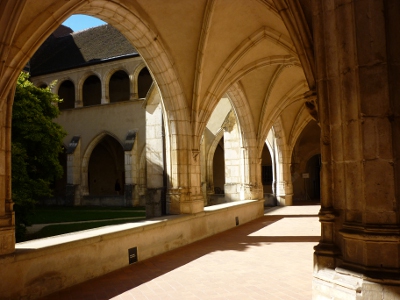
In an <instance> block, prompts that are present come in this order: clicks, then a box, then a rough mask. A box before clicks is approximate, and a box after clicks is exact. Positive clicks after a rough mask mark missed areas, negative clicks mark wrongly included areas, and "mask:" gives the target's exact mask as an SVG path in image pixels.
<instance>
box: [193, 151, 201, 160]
mask: <svg viewBox="0 0 400 300" xmlns="http://www.w3.org/2000/svg"><path fill="white" fill-rule="evenodd" d="M199 154H200V150H199V149H192V157H193V160H194V161H195V162H197V158H198V157H199Z"/></svg>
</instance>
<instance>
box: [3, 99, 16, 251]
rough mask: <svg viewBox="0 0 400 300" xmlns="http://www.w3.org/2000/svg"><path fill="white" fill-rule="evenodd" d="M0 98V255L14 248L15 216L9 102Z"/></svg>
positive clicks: (10, 100) (9, 100) (10, 101)
mask: <svg viewBox="0 0 400 300" xmlns="http://www.w3.org/2000/svg"><path fill="white" fill-rule="evenodd" d="M13 98H14V93H13V92H10V93H9V96H8V98H7V99H0V100H1V101H0V255H3V254H8V253H12V252H14V250H15V217H14V211H13V202H12V198H11V195H12V193H11V116H12V114H11V106H12V105H11V103H12V100H13Z"/></svg>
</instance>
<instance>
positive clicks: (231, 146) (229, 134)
mask: <svg viewBox="0 0 400 300" xmlns="http://www.w3.org/2000/svg"><path fill="white" fill-rule="evenodd" d="M222 128H223V129H224V159H225V186H224V191H225V200H226V201H227V202H232V201H239V200H240V199H241V183H242V182H243V181H244V180H243V179H244V178H243V156H244V153H242V152H243V149H242V147H241V143H240V135H239V129H238V125H237V122H236V117H235V114H234V112H233V111H231V112H230V113H229V114H228V116H227V118H226V120H225V122H224V124H223V125H222Z"/></svg>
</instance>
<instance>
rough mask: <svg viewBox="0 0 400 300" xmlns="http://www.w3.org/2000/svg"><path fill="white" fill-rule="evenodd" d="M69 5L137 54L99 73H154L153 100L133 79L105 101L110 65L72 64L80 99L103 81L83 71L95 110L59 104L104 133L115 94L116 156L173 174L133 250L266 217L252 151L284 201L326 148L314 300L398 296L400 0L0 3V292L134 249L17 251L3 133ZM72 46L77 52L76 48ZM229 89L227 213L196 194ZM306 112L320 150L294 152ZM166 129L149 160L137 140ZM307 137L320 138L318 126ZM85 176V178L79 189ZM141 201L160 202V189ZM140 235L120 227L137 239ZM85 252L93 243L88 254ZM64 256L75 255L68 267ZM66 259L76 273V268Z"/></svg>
mask: <svg viewBox="0 0 400 300" xmlns="http://www.w3.org/2000/svg"><path fill="white" fill-rule="evenodd" d="M228 2H229V3H228ZM227 3H228V4H227ZM74 13H83V14H88V15H92V16H96V17H99V18H101V19H102V20H104V21H105V22H107V23H108V24H110V25H112V26H113V27H114V28H115V29H116V30H118V31H119V32H120V33H121V34H122V35H123V36H124V37H125V38H126V39H127V40H128V41H129V44H130V45H131V46H132V45H133V46H134V49H136V50H137V54H139V53H140V55H141V57H142V59H143V64H141V63H139V64H138V65H136V67H137V68H135V69H134V68H133V70H132V71H133V72H130V71H129V72H128V70H125V69H124V68H121V69H113V71H112V72H110V73H107V74H106V76H105V77H108V76H109V75H110V77H111V74H112V73H113V72H114V71H117V70H125V71H126V72H127V74H129V76H130V78H137V77H138V75H139V72H140V70H141V69H143V68H144V67H147V68H148V71H149V73H150V75H151V76H152V78H153V79H154V82H155V84H154V85H153V87H152V88H151V89H150V90H149V92H148V93H147V94H146V95H147V98H148V99H144V98H142V97H143V96H144V94H145V93H144V92H142V91H139V90H138V89H135V88H134V89H132V86H131V92H130V97H131V100H132V101H131V100H130V101H121V102H116V103H109V98H108V97H107V95H106V93H105V91H106V90H107V89H106V88H105V85H104V84H103V83H104V82H108V81H105V80H104V76H103V75H104V73H101V72H100V73H96V72H86V73H84V74H81V76H80V78H82V81H78V84H77V83H76V82H75V81H74V79H73V78H69V80H71V81H73V82H74V85H75V90H76V91H79V95H81V94H80V91H81V89H83V87H84V86H85V85H84V81H85V80H87V79H88V78H91V76H96V77H97V78H98V79H95V77H92V79H93V82H87V88H88V89H90V88H89V87H90V86H92V87H94V86H97V88H96V89H93V90H96V91H95V92H94V94H95V95H96V97H94V99H95V101H94V100H93V101H94V102H93V103H97V104H99V101H100V105H92V104H93V103H89V104H90V105H89V106H87V105H88V103H87V101H86V103H85V101H84V99H83V98H78V97H76V98H75V102H76V104H75V106H76V107H79V108H82V109H76V110H75V109H74V112H73V114H72V113H71V112H70V111H71V110H70V109H66V110H64V111H63V112H65V114H64V113H63V114H62V115H60V117H59V119H60V120H61V119H63V118H64V120H63V121H65V118H66V116H67V115H69V116H70V117H72V122H71V123H72V124H77V123H78V122H77V120H79V119H80V118H82V115H81V112H82V111H84V110H89V108H90V109H93V111H96V114H94V113H93V116H91V118H88V119H91V120H93V119H94V115H96V117H97V120H99V122H102V123H103V124H104V125H105V127H107V126H109V127H112V125H111V123H110V122H108V119H107V116H109V111H106V110H105V106H106V105H103V104H106V103H108V104H109V106H113V107H114V108H115V111H114V112H115V113H116V115H118V116H119V118H120V119H121V120H125V121H126V120H129V122H132V123H130V124H131V125H132V126H130V128H127V127H126V128H123V129H124V130H120V131H118V133H117V134H115V138H116V139H117V140H118V141H119V142H120V144H121V145H123V149H124V162H125V165H126V162H128V161H130V159H137V158H138V157H145V159H144V161H151V162H154V164H153V166H157V167H159V166H166V167H165V169H164V170H165V173H166V177H162V176H161V172H159V173H157V174H156V175H157V178H158V179H161V181H160V182H161V183H162V182H163V180H162V179H164V178H166V179H167V184H166V189H165V193H166V199H167V204H168V205H167V207H168V209H167V211H168V213H169V214H171V216H168V218H167V217H165V219H168V220H167V221H165V222H164V223H163V226H161V225H160V226H159V227H157V226H156V225H154V224H152V226H153V227H151V226H150V227H151V230H153V229H154V228H155V227H157V228H158V230H160V231H159V232H158V233H159V234H157V235H153V237H154V236H156V238H153V239H147V240H146V239H141V235H140V234H138V235H137V237H138V238H137V239H135V241H137V243H141V244H140V247H139V248H138V249H141V250H140V255H141V256H139V257H146V255H150V254H151V253H153V255H154V253H160V252H159V251H161V249H162V250H163V251H167V250H169V249H172V248H173V247H177V246H178V245H183V244H184V243H187V242H189V241H194V240H196V239H195V237H196V238H198V239H200V238H205V237H206V236H207V235H212V234H215V233H216V232H217V231H216V230H217V228H218V230H221V231H222V230H223V229H224V230H226V229H228V228H232V227H235V226H236V224H237V221H236V220H238V222H239V223H240V222H242V221H243V220H246V221H249V220H250V218H256V217H257V216H260V214H261V213H262V212H261V211H260V209H261V208H262V204H263V185H262V176H261V174H262V171H261V169H262V165H261V163H262V159H261V158H262V152H263V149H264V144H265V142H266V141H267V142H268V143H269V146H268V147H270V146H271V147H273V148H274V149H276V151H275V152H272V151H271V154H272V155H273V156H274V157H272V160H273V163H274V164H275V167H276V169H275V170H276V177H275V179H276V190H275V196H276V200H277V204H278V205H281V206H289V205H292V204H293V203H294V202H295V201H296V197H297V196H296V195H297V193H296V191H298V190H299V191H301V187H302V186H304V185H303V181H302V180H301V178H302V176H303V174H304V173H306V172H305V171H306V169H307V162H308V161H309V159H310V158H311V157H313V156H314V155H318V154H321V177H320V179H321V193H320V194H321V209H320V212H319V214H318V217H319V219H320V222H321V228H322V235H321V239H320V241H319V243H318V245H317V246H315V247H314V249H313V250H311V251H310V255H311V252H312V251H314V264H313V266H310V268H313V270H314V279H313V286H314V293H315V295H314V297H315V299H330V298H332V295H334V296H335V297H337V298H346V297H350V298H352V299H362V298H364V299H366V298H369V299H384V298H394V299H396V298H398V296H399V295H400V280H399V278H400V276H399V274H400V259H398V258H399V257H400V247H399V245H400V238H399V235H400V234H399V232H400V229H399V228H400V210H399V209H398V206H399V202H400V200H399V186H400V184H399V180H400V176H399V174H400V164H399V163H398V161H399V156H400V138H399V135H400V132H399V130H398V129H399V128H400V126H399V122H400V117H399V116H400V106H399V105H398V103H399V101H398V95H400V85H399V84H398V78H399V74H400V71H399V63H398V62H399V56H400V51H399V50H400V43H399V39H398V32H399V22H398V20H399V19H400V2H399V1H394V0H392V1H391V0H363V1H356V0H348V1H343V0H331V1H307V0H263V1H259V0H246V1H244V0H243V1H242V0H237V1H224V0H199V1H187V0H175V1H144V0H112V1H108V0H92V1H82V0H69V1H59V0H46V1H33V0H21V1H13V0H2V1H0V28H2V30H1V31H0V229H1V230H0V254H1V255H2V256H3V255H4V257H5V259H1V260H0V263H1V264H2V265H1V268H0V275H1V278H2V281H1V282H0V291H1V294H2V295H5V293H7V296H8V295H11V294H12V295H18V296H19V297H25V296H26V295H27V293H28V294H29V293H30V292H32V291H39V293H45V291H47V292H49V291H50V289H53V288H58V289H62V288H65V287H67V286H69V285H71V284H73V282H75V283H76V282H79V281H84V280H87V279H88V278H92V277H93V276H100V275H102V274H103V273H104V272H111V271H113V270H115V269H116V268H119V267H122V266H124V265H125V264H126V263H127V262H126V260H125V259H123V258H122V257H125V258H126V254H127V252H128V251H127V250H128V249H130V248H131V247H132V245H130V243H129V241H130V240H129V239H128V238H123V237H122V236H121V235H120V236H119V237H118V236H117V235H118V234H122V235H123V234H124V233H118V234H117V233H110V232H108V233H107V234H106V236H103V237H101V238H99V237H91V238H90V239H86V240H85V242H81V243H79V242H76V241H75V242H74V243H73V244H74V245H76V246H77V247H69V248H68V251H69V252H68V256H65V255H64V256H62V255H63V254H65V253H62V252H60V251H57V250H59V249H60V248H59V247H61V246H60V245H57V246H55V245H54V244H53V245H51V246H50V245H49V244H47V246H46V247H48V248H46V249H45V250H43V248H40V249H39V248H34V247H31V248H29V249H28V250H26V249H25V251H23V250H22V248H21V247H23V245H17V247H16V245H15V238H14V235H15V234H14V233H15V228H14V220H15V218H14V212H13V200H12V187H11V143H10V141H11V134H12V133H11V119H12V116H11V114H12V105H13V98H14V91H15V82H16V79H17V77H18V74H19V73H20V70H22V69H23V68H24V67H25V66H26V64H27V62H28V61H29V60H30V58H31V57H32V56H33V54H34V53H35V51H36V50H37V49H38V48H39V46H40V45H41V44H42V43H43V42H44V41H45V40H46V38H47V37H48V36H49V35H50V34H51V33H52V32H54V31H55V30H56V29H57V28H58V26H59V25H60V24H61V23H62V22H63V21H64V20H65V19H66V18H68V16H70V15H71V14H74ZM103 29H104V31H106V30H112V29H111V28H109V27H103ZM96 40H97V39H94V40H93V41H94V42H95V41H96ZM110 41H115V39H111V40H110ZM133 46H132V47H133ZM97 48H98V49H99V47H97ZM114 49H116V47H114ZM75 50H77V48H76V49H75ZM79 53H80V52H70V54H71V55H72V54H74V55H75V54H77V56H76V57H79ZM134 57H135V55H133V54H132V57H131V58H134ZM135 70H136V71H137V72H135ZM136 75H137V76H136ZM92 79H90V80H92ZM42 83H47V82H43V81H42V82H41V83H40V84H42ZM99 86H100V89H99V88H98V87H99ZM85 89H86V88H85ZM76 94H78V93H77V92H76ZM99 96H100V97H99ZM149 97H152V99H149ZM225 97H226V98H229V100H230V102H231V105H232V113H231V114H230V117H229V118H228V119H229V120H228V122H227V126H226V128H227V130H226V131H224V151H225V154H226V153H227V152H231V154H232V155H229V157H230V158H234V157H235V155H237V157H238V158H239V157H240V159H236V158H235V159H232V160H231V161H230V162H229V164H228V163H227V160H225V169H226V170H227V169H229V172H228V171H227V172H226V174H225V175H227V174H228V175H229V176H225V183H224V192H225V198H226V199H229V200H230V201H232V202H231V203H229V204H230V205H228V206H225V207H224V208H225V210H222V209H218V207H216V208H215V207H214V209H213V207H207V206H206V203H205V199H206V198H205V196H204V195H205V194H207V189H208V188H209V187H210V185H209V183H210V184H211V182H209V181H208V178H209V177H208V175H207V174H211V173H212V172H209V173H207V172H205V169H206V168H207V166H208V165H207V164H205V161H206V160H207V161H212V158H213V155H212V156H204V157H202V153H206V152H203V150H205V149H202V147H203V145H204V144H203V143H202V139H203V134H205V132H206V130H205V129H206V127H207V124H208V121H209V120H210V119H211V115H212V114H213V113H214V111H215V109H216V107H217V106H218V103H219V102H220V100H221V99H222V98H225ZM140 99H142V100H140ZM128 102H129V103H130V104H132V106H135V110H136V111H137V112H141V113H142V114H139V115H138V116H137V117H136V118H135V119H134V118H132V114H129V112H130V110H128V109H124V108H126V107H124V104H126V103H128ZM141 102H143V103H144V102H145V103H146V104H147V105H145V107H146V108H145V109H143V110H140V108H139V107H142V104H143V103H141ZM134 103H135V104H134ZM156 103H157V105H156ZM158 103H159V104H160V105H158ZM152 105H154V107H151V106H152ZM154 113H155V114H154ZM226 115H227V114H225V116H226ZM146 118H147V120H149V121H150V120H152V121H154V123H153V124H154V127H153V129H155V130H153V131H152V132H150V131H146V134H145V135H144V136H143V135H141V134H140V132H139V131H137V128H139V126H136V124H138V123H135V122H138V119H140V120H144V119H146ZM233 120H235V121H236V123H234V122H231V121H233ZM312 120H314V121H315V122H316V123H317V124H318V127H319V129H318V128H317V127H315V126H314V125H316V124H314V125H310V126H314V128H315V129H318V131H319V133H320V139H319V145H320V149H318V152H314V153H312V151H305V149H306V147H304V148H302V145H303V144H300V143H299V144H298V146H299V147H298V148H296V147H297V146H296V143H297V141H298V140H299V136H300V135H301V133H302V131H303V129H304V128H305V127H306V126H308V124H312V123H310V122H311V121H312ZM94 123H95V122H88V123H87V125H88V126H87V127H85V128H84V130H87V131H88V130H89V129H88V128H90V129H93V128H94V127H93V124H94ZM123 123H124V124H127V123H128V122H123ZM160 124H164V125H165V126H164V129H165V130H164V132H165V145H166V147H165V149H166V151H165V153H166V155H159V153H160V151H158V150H157V149H161V148H157V149H156V151H153V152H147V151H146V152H145V153H151V154H152V156H150V154H149V155H147V154H143V153H144V152H143V151H139V148H140V147H138V146H139V144H140V143H143V144H142V147H144V144H146V145H147V144H148V142H149V141H152V143H151V144H152V145H160V143H157V141H161V140H162V138H161V136H162V132H163V130H162V126H160ZM235 126H237V130H236V129H235ZM110 131H111V130H110ZM225 132H229V133H230V134H231V137H233V135H234V134H237V136H238V137H240V138H239V139H238V141H239V142H238V144H236V145H234V141H235V139H233V138H232V139H230V138H231V137H228V135H225ZM103 133H104V132H103ZM83 134H85V133H82V136H79V135H71V136H70V137H69V138H70V140H69V141H68V143H67V145H66V146H68V149H67V152H68V162H69V165H68V169H69V170H72V171H73V172H72V173H71V176H68V184H67V186H68V188H70V189H71V190H72V191H73V193H70V194H71V195H85V194H86V193H87V192H88V191H87V190H86V186H85V180H86V179H85V178H84V177H80V175H79V174H81V173H82V172H81V171H82V169H83V170H84V169H85V168H87V167H88V163H89V161H86V159H88V158H87V157H86V156H85V157H84V154H85V153H87V152H85V151H87V146H88V143H89V142H90V141H91V140H92V139H86V138H83ZM96 134H97V135H96V136H99V135H100V134H102V132H97V133H96ZM214 136H215V134H214ZM312 136H313V140H316V138H314V137H315V136H316V135H312ZM219 140H220V139H217V141H216V144H218V142H219ZM300 140H303V139H302V138H301V139H300ZM133 141H135V142H137V143H135V142H133ZM211 144H213V143H212V142H211V143H210V145H211ZM135 145H136V147H137V148H135ZM228 145H229V146H228ZM305 145H307V143H305V144H304V146H305ZM230 147H231V148H230ZM142 149H143V148H142ZM146 150H147V149H146ZM231 150H234V151H231ZM303 150H304V151H303ZM235 151H236V152H235ZM82 153H84V154H82ZM207 153H208V152H207ZM300 153H303V154H304V155H300ZM81 154H82V155H81ZM82 157H83V160H82V161H79V158H82ZM164 161H165V164H164ZM238 162H239V164H238ZM142 165H145V166H146V164H142ZM142 165H140V166H142ZM79 166H82V168H81V169H79ZM135 166H138V165H135ZM293 166H294V167H293ZM154 169H155V170H157V168H154ZM135 170H136V169H133V168H132V169H129V168H126V169H125V178H126V179H127V180H126V184H125V190H128V188H129V190H131V191H132V193H133V194H134V193H135V192H136V191H138V196H139V197H138V198H137V199H140V196H141V195H140V191H142V187H140V184H139V183H140V180H138V178H137V177H135V176H136V175H137V173H136V172H135ZM148 171H151V170H146V172H147V173H146V176H148V174H149V172H148ZM128 179H129V180H128ZM146 179H149V178H148V177H147V178H146ZM82 183H83V188H82V189H81V190H78V189H77V186H78V185H79V184H82ZM148 184H149V182H148V180H147V186H148ZM138 185H139V186H138ZM152 188H153V190H152V192H153V194H154V195H159V194H162V191H164V188H165V185H164V186H163V185H154V186H153V187H152ZM210 190H211V191H213V189H210ZM146 195H147V196H148V194H146ZM146 195H145V194H142V196H146ZM146 201H147V202H146V203H149V205H150V204H151V205H153V207H156V204H155V203H156V202H155V201H153V199H147V200H146ZM172 215H173V216H172ZM236 217H237V218H236ZM181 221H182V222H181ZM178 224H180V225H178ZM126 226H128V225H126ZM147 228H149V227H147ZM166 228H168V229H170V231H168V232H167V231H165V229H166ZM135 230H136V229H135V228H129V230H125V231H124V232H125V233H126V232H127V231H129V233H130V234H133V233H134V232H136V233H137V231H135ZM111 237H112V238H118V243H113V244H112V246H110V244H111V242H110V239H107V238H111ZM125 237H126V235H125ZM47 242H48V243H52V242H54V240H52V241H49V240H48V241H47ZM71 243H72V242H71ZM68 244H69V245H71V244H70V243H68ZM78 244H79V247H78ZM31 246H32V245H31ZM109 246H110V247H109ZM80 247H82V248H80ZM133 247H135V246H133ZM78 248H79V249H78ZM93 249H96V250H98V251H96V253H94V252H91V251H92V250H93ZM83 250H84V251H83ZM108 251H111V252H108ZM89 254H90V256H89ZM62 257H68V258H73V261H74V262H76V264H71V263H69V262H67V260H65V261H64V260H63V259H60V258H62ZM147 257H148V256H147ZM94 258H95V260H94ZM55 261H56V262H57V263H54V262H55ZM22 262H24V263H22ZM78 262H79V264H78ZM100 262H101V263H100ZM75 266H76V267H77V269H73V267H75ZM99 266H101V270H100V269H97V268H99ZM78 267H79V269H78ZM11 270H12V271H11ZM81 270H85V272H81ZM49 274H51V275H49ZM53 275H54V276H53ZM85 276H86V277H85ZM388 282H390V284H388ZM55 283H57V284H55ZM42 295H43V294H42ZM349 295H350V296H349ZM7 296H6V297H7Z"/></svg>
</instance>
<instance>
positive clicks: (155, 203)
mask: <svg viewBox="0 0 400 300" xmlns="http://www.w3.org/2000/svg"><path fill="white" fill-rule="evenodd" d="M163 189H164V188H147V191H146V217H147V218H155V217H160V216H161V215H162V202H161V201H162V191H163Z"/></svg>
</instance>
